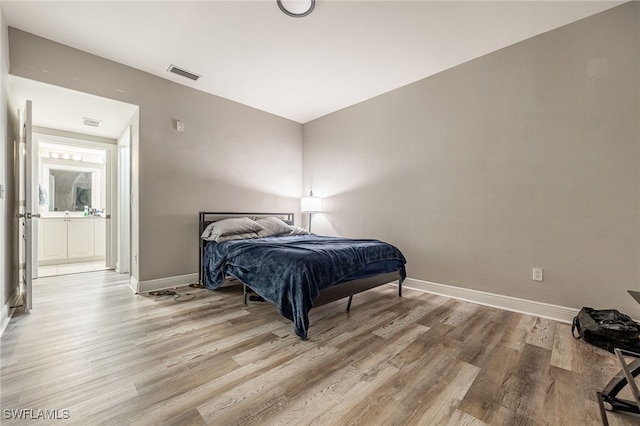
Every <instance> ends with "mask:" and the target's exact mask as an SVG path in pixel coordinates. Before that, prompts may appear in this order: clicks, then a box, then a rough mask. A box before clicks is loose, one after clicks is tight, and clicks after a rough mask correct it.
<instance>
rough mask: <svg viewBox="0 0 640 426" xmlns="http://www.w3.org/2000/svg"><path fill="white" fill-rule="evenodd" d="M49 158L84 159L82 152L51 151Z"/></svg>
mask: <svg viewBox="0 0 640 426" xmlns="http://www.w3.org/2000/svg"><path fill="white" fill-rule="evenodd" d="M49 158H53V159H56V160H58V159H62V160H73V161H82V155H80V154H73V155H71V154H66V153H65V154H60V153H58V152H50V153H49Z"/></svg>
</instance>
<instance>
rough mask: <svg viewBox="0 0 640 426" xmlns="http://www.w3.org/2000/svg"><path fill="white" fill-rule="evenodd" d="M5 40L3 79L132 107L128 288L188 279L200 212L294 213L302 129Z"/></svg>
mask: <svg viewBox="0 0 640 426" xmlns="http://www.w3.org/2000/svg"><path fill="white" fill-rule="evenodd" d="M9 40H10V54H11V69H10V72H11V74H14V75H17V76H20V77H24V78H29V79H32V80H37V81H42V82H45V83H50V84H55V85H57V86H61V87H66V88H69V89H73V90H79V91H82V92H86V93H90V94H94V95H98V96H103V97H107V98H112V99H116V100H120V101H123V102H128V103H130V104H135V105H139V106H140V110H139V140H137V139H135V137H134V141H133V143H132V172H133V174H134V176H133V185H134V193H133V197H134V207H133V213H134V215H135V214H136V213H137V214H138V215H139V226H138V233H137V234H136V233H134V235H133V242H132V252H134V253H137V254H138V260H139V263H138V265H132V275H133V276H134V277H135V278H136V279H138V281H147V280H153V279H158V278H166V277H175V276H180V275H185V274H191V273H195V272H197V270H198V267H197V265H198V252H197V247H198V235H197V230H198V225H197V220H198V217H197V213H198V211H200V210H211V211H215V210H222V211H229V210H231V211H234V210H235V211H244V210H246V211H287V212H289V211H292V212H296V211H299V209H300V207H299V203H300V201H299V197H300V191H301V189H300V182H301V173H302V171H301V167H302V125H300V124H298V123H295V122H292V121H289V120H286V119H283V118H280V117H277V116H274V115H271V114H268V113H265V112H263V111H259V110H256V109H253V108H250V107H248V106H245V105H241V104H238V103H235V102H232V101H229V100H227V99H223V98H220V97H217V96H213V95H209V94H206V93H203V92H200V91H197V90H194V89H191V88H188V87H186V86H182V85H179V84H175V83H173V82H170V81H168V80H164V79H162V78H158V77H156V76H153V75H150V74H147V73H145V72H142V71H139V70H135V69H133V68H130V67H127V66H124V65H121V64H118V63H115V62H112V61H109V60H107V59H104V58H100V57H97V56H94V55H90V54H87V53H85V52H82V51H79V50H76V49H72V48H70V47H68V46H64V45H61V44H58V43H55V42H52V41H50V40H47V39H43V38H40V37H37V36H35V35H32V34H29V33H26V32H23V31H20V30H17V29H13V28H10V29H9ZM44 70H46V72H44ZM116 89H117V90H116ZM121 91H124V92H125V93H122V92H121ZM176 119H178V120H181V121H183V122H184V125H185V131H184V132H183V133H179V132H177V131H176V130H175V128H174V125H175V124H174V123H175V120H176ZM136 223H137V222H136V218H135V217H134V219H133V226H134V228H135V227H136ZM136 266H137V267H139V271H138V269H137V267H136Z"/></svg>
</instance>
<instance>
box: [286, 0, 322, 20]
mask: <svg viewBox="0 0 640 426" xmlns="http://www.w3.org/2000/svg"><path fill="white" fill-rule="evenodd" d="M277 2H278V7H279V8H280V10H281V11H283V12H284V13H285V15H289V16H292V17H294V18H302V17H304V16H307V15H309V14H310V13H311V12H313V9H314V8H315V7H316V0H277Z"/></svg>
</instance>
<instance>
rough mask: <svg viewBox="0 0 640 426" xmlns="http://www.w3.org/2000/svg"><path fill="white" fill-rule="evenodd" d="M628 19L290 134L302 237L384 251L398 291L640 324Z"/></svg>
mask: <svg viewBox="0 0 640 426" xmlns="http://www.w3.org/2000/svg"><path fill="white" fill-rule="evenodd" d="M639 6H640V5H639V4H638V3H636V2H633V3H629V4H626V5H623V6H620V7H617V8H614V9H611V10H609V11H606V12H604V13H601V14H599V15H595V16H593V17H590V18H588V19H585V20H583V21H579V22H577V23H574V24H571V25H568V26H566V27H562V28H559V29H557V30H555V31H552V32H548V33H545V34H542V35H540V36H537V37H535V38H532V39H529V40H526V41H524V42H521V43H518V44H516V45H513V46H510V47H508V48H505V49H503V50H500V51H497V52H494V53H491V54H489V55H486V56H484V57H481V58H479V59H477V60H474V61H471V62H468V63H465V64H463V65H460V66H458V67H455V68H453V69H450V70H447V71H445V72H442V73H440V74H438V75H435V76H432V77H430V78H427V79H424V80H421V81H419V82H417V83H414V84H411V85H409V86H406V87H403V88H400V89H398V90H395V91H393V92H390V93H387V94H385V95H382V96H379V97H377V98H374V99H372V100H369V101H366V102H364V103H361V104H358V105H356V106H353V107H350V108H347V109H344V110H342V111H339V112H336V113H334V114H331V115H328V116H325V117H323V118H320V119H317V120H315V121H313V122H310V123H307V124H305V126H304V147H303V190H304V191H308V190H309V189H313V191H314V193H315V194H316V195H319V196H321V197H324V198H325V199H324V204H323V208H324V210H326V212H324V213H322V214H319V215H316V216H314V218H313V221H314V222H313V228H314V230H315V231H317V232H319V233H328V234H340V235H345V236H349V237H378V238H382V239H385V240H388V241H389V242H392V243H394V244H396V245H397V246H398V247H400V248H401V249H402V250H403V252H404V253H405V255H406V256H407V258H408V266H407V272H408V275H409V276H410V277H411V278H415V279H419V280H424V281H431V282H436V283H441V284H448V285H453V286H459V287H464V288H469V289H475V290H480V291H485V292H490V293H496V294H501V295H507V296H513V297H518V298H524V299H528V300H534V301H540V302H546V303H551V304H557V305H561V306H567V307H574V308H579V307H581V306H583V305H587V306H593V307H595V308H608V307H616V308H619V309H622V310H625V311H627V312H630V313H633V314H634V315H635V316H636V317H637V316H638V315H640V310H639V309H638V305H637V304H635V302H633V300H632V299H631V298H630V297H629V296H628V294H626V290H627V289H633V288H635V289H637V290H640V227H639V225H640V161H639V160H640V156H639V153H640V151H639V148H640V131H639V117H640V112H639V102H638V99H639V97H640V85H639V79H640V69H639V66H638V63H639V57H640V55H639V54H640V45H639V44H640V33H639V27H640V17H639ZM533 267H542V268H544V273H545V280H544V282H543V283H536V282H533V281H532V280H531V275H532V268H533Z"/></svg>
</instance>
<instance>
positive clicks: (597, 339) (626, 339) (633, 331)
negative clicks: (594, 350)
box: [571, 307, 640, 353]
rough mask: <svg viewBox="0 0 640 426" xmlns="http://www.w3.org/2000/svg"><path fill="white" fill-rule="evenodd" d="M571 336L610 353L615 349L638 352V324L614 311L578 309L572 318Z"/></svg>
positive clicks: (639, 349) (639, 337) (639, 328)
mask: <svg viewBox="0 0 640 426" xmlns="http://www.w3.org/2000/svg"><path fill="white" fill-rule="evenodd" d="M576 331H577V333H578V335H577V336H576ZM571 334H573V337H575V338H576V339H580V338H582V339H584V341H585V342H588V343H591V344H592V345H595V346H597V347H599V348H602V349H606V350H608V351H609V352H611V353H613V350H614V349H615V348H620V349H626V350H628V351H632V352H639V351H640V324H638V323H637V322H635V321H633V320H632V319H631V318H630V317H629V316H628V315H625V314H623V313H620V312H619V311H618V310H616V309H603V310H596V309H592V308H586V307H585V308H582V309H580V312H578V316H577V317H575V318H573V325H572V326H571Z"/></svg>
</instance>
